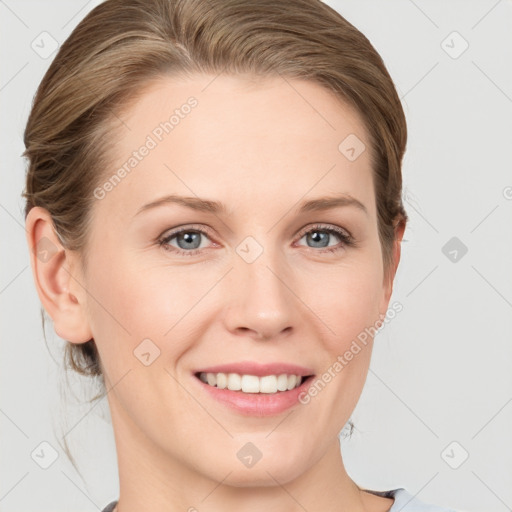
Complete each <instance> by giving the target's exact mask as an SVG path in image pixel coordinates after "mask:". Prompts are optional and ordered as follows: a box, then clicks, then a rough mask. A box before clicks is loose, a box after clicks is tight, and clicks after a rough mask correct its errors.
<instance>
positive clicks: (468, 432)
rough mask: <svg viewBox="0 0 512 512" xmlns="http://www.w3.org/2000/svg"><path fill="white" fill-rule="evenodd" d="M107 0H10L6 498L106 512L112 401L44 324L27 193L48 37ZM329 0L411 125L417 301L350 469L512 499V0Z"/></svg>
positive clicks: (374, 384) (405, 269)
mask: <svg viewBox="0 0 512 512" xmlns="http://www.w3.org/2000/svg"><path fill="white" fill-rule="evenodd" d="M98 3H99V2H98V1H89V2H87V1H86V0H65V1H64V0H61V1H44V2H42V1H14V0H3V1H0V41H1V47H0V52H1V53H0V55H1V72H0V111H1V114H0V115H1V117H0V119H1V122H0V130H1V136H0V156H1V161H2V167H1V171H2V174H1V176H2V183H1V187H0V219H1V220H0V227H1V244H2V245H1V247H2V250H1V257H2V264H1V266H0V301H1V335H2V337H1V347H0V350H1V355H0V368H1V383H0V390H1V402H0V429H1V435H0V440H1V441H0V443H1V461H0V464H1V467H0V511H1V512H20V511H23V512H27V511H29V510H30V511H32V512H43V511H52V512H65V511H66V512H67V511H69V510H73V511H83V512H89V511H91V512H94V511H97V510H101V509H102V508H103V507H104V506H105V505H106V504H107V503H109V502H110V501H111V500H113V499H117V497H118V483H119V482H118V475H117V461H116V452H115V445H114V439H113V434H112V427H111V423H110V416H109V411H108V407H107V401H106V399H104V400H102V401H101V402H100V403H98V404H97V405H96V406H95V407H93V408H92V410H91V405H88V404H87V403H82V404H81V403H80V401H81V400H82V401H83V400H85V399H87V398H88V397H92V396H93V394H94V389H92V388H91V384H90V382H88V381H87V380H80V379H75V378H73V375H68V380H66V374H65V372H64V371H63V369H62V348H63V346H64V343H63V340H62V339H60V338H59V337H58V336H57V335H56V334H55V333H54V331H53V328H52V326H51V324H49V325H47V329H46V332H47V338H48V346H46V344H45V341H44V338H43V330H42V326H41V317H40V303H39V298H38V296H37V293H36V290H35V285H34V283H33V278H32V272H31V268H30V265H29V254H28V248H27V246H26V241H25V232H24V216H23V213H22V211H23V201H22V198H21V192H22V190H23V188H24V178H25V165H26V164H25V162H24V160H23V159H22V158H21V154H22V152H23V150H24V145H23V138H22V137H23V130H24V125H25V123H26V119H27V116H28V112H29V109H30V105H31V101H32V98H33V95H34V93H35V90H36V87H37V85H38V83H39V81H40V80H41V78H42V76H43V74H44V72H45V71H46V69H47V68H48V66H49V64H50V62H51V59H52V58H53V56H54V54H52V55H44V54H43V55H41V53H44V52H42V51H41V49H39V51H36V50H35V49H34V48H37V45H36V44H35V43H34V42H36V43H37V42H38V41H41V38H46V39H45V40H46V41H47V42H51V41H52V40H55V41H56V44H60V43H62V42H63V41H64V40H65V38H66V37H67V36H68V35H69V33H70V32H71V30H72V29H73V28H74V27H75V26H76V25H77V24H78V22H79V21H80V20H81V19H82V18H83V17H84V16H85V14H86V13H87V12H88V11H89V10H91V9H92V8H93V7H94V6H95V5H97V4H98ZM327 3H328V4H329V5H331V6H332V7H334V8H335V9H337V10H338V11H339V12H340V13H341V14H342V15H343V16H345V17H346V18H347V19H348V20H349V21H350V22H351V23H353V24H354V25H355V26H356V27H357V28H358V29H360V30H361V31H362V32H363V33H364V34H365V35H366V36H367V37H368V38H369V39H370V41H371V42H372V43H373V45H374V46H375V48H376V49H377V51H378V52H379V53H380V54H381V56H382V57H383V59H384V62H385V63H386V66H387V68H388V70H389V72H390V74H391V76H392V77H393V79H394V82H395V84H396V87H397V90H398V92H399V95H400V97H401V99H402V103H403V107H404V110H405V113H406V116H407V120H408V129H409V140H408V146H407V153H406V156H405V160H404V167H403V177H404V193H403V197H404V200H405V207H406V210H407V212H408V214H409V216H410V223H409V225H408V228H407V230H406V233H405V239H406V241H405V242H404V243H403V246H402V261H401V264H400V266H399V270H398V274H397V277H396V281H395V288H394V293H393V297H392V299H391V303H392V302H393V301H399V302H400V303H401V304H402V305H403V310H402V311H401V312H400V313H399V314H398V315H397V316H396V317H395V318H394V319H393V321H392V322H389V323H388V324H386V325H385V327H384V328H383V329H382V331H381V332H380V333H379V334H378V335H377V338H376V341H375V348H374V353H373V356H372V362H371V366H370V371H369V374H368V379H367V382H366V385H365V388H364V390H363V394H362V396H361V399H360V401H359V403H358V405H357V408H356V410H355V411H354V414H353V416H352V419H353V421H354V423H355V425H356V430H355V432H354V434H353V435H352V438H351V439H348V438H342V451H343V453H344V459H345V464H346V467H347V470H348V472H349V474H350V476H351V477H352V478H353V479H354V480H355V481H356V482H357V483H358V484H359V485H360V486H364V487H366V488H370V489H374V490H384V489H392V488H397V487H405V488H406V489H408V490H409V491H410V492H411V493H413V494H415V495H417V496H418V498H420V499H422V500H424V501H427V502H432V503H436V504H440V505H446V506H448V505H449V506H451V507H453V508H456V509H459V510H467V511H477V510H480V511H486V512H502V511H505V510H511V509H512V485H511V484H512V440H511V439H512V436H511V432H512V371H511V368H512V343H511V336H510V333H511V327H512V315H511V313H512V283H511V274H512V272H511V270H510V269H511V262H512V229H511V227H512V215H511V213H512V172H511V170H512V151H511V147H512V30H510V28H511V27H512V2H510V1H496V0H481V1H467V0H460V1H446V0H436V1H433V0H429V1H426V0H423V1H420V0H415V1H412V0H392V1H390V0H387V1H385V2H383V1H381V0H373V1H368V0H365V1H362V0H357V1H356V0H343V1H342V0H339V1H330V2H327ZM40 46H42V45H41V44H40ZM45 47H46V48H47V49H48V48H50V46H48V44H46V45H45ZM50 49H51V48H50ZM312 435H315V433H314V432H312ZM62 437H65V439H66V440H67V441H68V444H69V446H70V449H71V452H72V454H73V455H74V457H75V459H76V462H77V467H78V469H79V470H80V473H78V472H77V471H76V469H75V468H74V467H73V466H72V465H71V463H70V461H69V460H68V459H67V457H66V455H65V453H64V451H63V449H62V446H61V442H62V441H59V438H62ZM41 443H43V444H41ZM42 453H45V454H46V455H45V457H46V460H45V461H42V460H41V459H40V458H39V459H38V457H37V454H42ZM51 457H54V458H55V460H52V458H51ZM47 464H48V467H47V468H46V469H45V468H44V467H42V465H43V466H44V465H47Z"/></svg>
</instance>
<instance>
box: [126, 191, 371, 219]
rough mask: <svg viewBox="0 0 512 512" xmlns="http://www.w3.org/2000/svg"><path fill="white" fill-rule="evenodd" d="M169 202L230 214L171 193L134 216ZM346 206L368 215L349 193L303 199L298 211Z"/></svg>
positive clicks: (213, 203)
mask: <svg viewBox="0 0 512 512" xmlns="http://www.w3.org/2000/svg"><path fill="white" fill-rule="evenodd" d="M167 204H178V205H181V206H185V207H186V208H190V209H192V210H197V211H202V212H208V213H213V214H223V215H227V214H228V210H227V207H226V205H224V204H223V203H220V202H218V201H212V200H208V199H201V198H199V197H186V196H178V195H175V194H170V195H167V196H164V197H161V198H159V199H157V200H156V201H152V202H150V203H147V204H145V205H143V206H142V207H141V208H139V210H138V211H137V213H136V214H135V215H134V216H136V215H139V213H142V212H144V211H147V210H150V209H152V208H157V207H159V206H162V205H167ZM346 206H353V207H355V208H357V209H359V210H361V211H363V212H364V213H365V214H366V215H368V210H367V209H366V206H365V205H364V204H363V203H361V201H359V200H358V199H356V198H355V197H352V196H350V195H349V194H341V195H337V196H326V197H318V198H316V199H311V200H308V201H303V202H302V203H300V205H299V206H298V213H299V214H300V213H305V212H319V211H324V210H330V209H332V208H340V207H346Z"/></svg>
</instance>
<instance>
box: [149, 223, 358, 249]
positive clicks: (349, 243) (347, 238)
mask: <svg viewBox="0 0 512 512" xmlns="http://www.w3.org/2000/svg"><path fill="white" fill-rule="evenodd" d="M314 231H322V232H326V233H329V234H332V235H337V236H338V237H339V238H340V240H341V242H342V245H340V246H334V247H329V248H324V249H320V250H315V248H314V247H309V249H312V250H313V251H315V252H320V253H324V252H330V253H334V252H337V251H340V250H341V249H343V248H344V247H356V242H355V240H354V238H353V237H352V235H350V233H348V232H347V231H345V230H342V229H341V228H336V227H333V226H324V225H323V224H315V225H313V226H312V227H310V228H309V229H307V230H306V231H302V232H301V233H300V236H299V240H300V239H301V238H302V237H303V236H304V235H307V234H309V233H311V232H314ZM189 232H190V233H201V234H202V235H205V236H209V234H210V233H209V232H208V231H207V230H205V229H200V228H196V227H195V226H187V227H184V228H181V229H178V230H176V231H173V232H172V233H170V234H168V235H166V236H165V237H162V238H159V239H158V245H159V246H160V247H162V248H163V249H164V250H166V251H170V252H173V253H177V254H178V255H183V256H195V255H196V254H197V253H199V252H201V251H202V249H192V250H190V251H185V250H183V249H177V248H176V247H173V246H170V245H169V242H170V241H171V240H172V239H173V238H175V237H176V236H177V235H179V234H181V233H189ZM169 247H172V249H171V248H169Z"/></svg>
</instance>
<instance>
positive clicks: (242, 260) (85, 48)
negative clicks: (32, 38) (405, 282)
mask: <svg viewBox="0 0 512 512" xmlns="http://www.w3.org/2000/svg"><path fill="white" fill-rule="evenodd" d="M406 138H407V131H406V122H405V116H404V113H403V110H402V107H401V104H400V100H399V98H398V96H397V93H396V90H395V88H394V85H393V82H392V80H391V78H390V76H389V74H388V72H387V70H386V68H385V66H384V64H383V62H382V60H381V58H380V56H379V55H378V54H377V52H376V51H375V49H374V48H373V47H372V45H371V44H370V42H369V41H368V40H367V39H366V38H365V37H364V36H363V34H361V33H360V32H359V31H358V30H357V29H356V28H355V27H353V26H352V25H351V24H350V23H348V22H347V21H346V20H345V19H344V18H342V17H341V16H340V15H339V14H338V13H337V12H336V11H334V10H333V9H331V8H329V7H328V6H326V5H325V4H323V3H320V2H318V1H317V0H293V1H286V2H281V3H276V2H275V1H269V0H264V1H259V0H258V1H254V2H249V1H247V0H244V1H242V0H240V1H226V0H214V1H210V0H209V1H208V2H206V1H204V0H202V1H200V0H184V1H180V0H178V1H176V0H150V1H147V0H145V1H142V0H130V1H121V0H107V1H106V2H104V3H103V4H101V5H99V6H98V7H96V8H95V9H93V11H92V12H91V13H90V14H88V15H87V17H86V18H85V19H84V20H83V21H82V22H81V23H80V24H79V25H78V27H77V28H76V29H75V30H74V31H73V33H72V34H71V36H70V37H69V38H68V39H67V41H66V42H65V43H64V44H63V45H62V47H61V49H60V50H59V52H58V54H57V56H56V58H55V59H54V61H53V62H52V64H51V66H50V69H49V70H48V72H47V73H46V75H45V77H44V79H43V81H42V82H41V84H40V87H39V89H38V92H37V94H36V98H35V101H34V104H33V108H32V111H31V113H30V117H29V120H28V123H27V127H26V132H25V144H26V152H25V155H26V157H27V158H28V159H29V172H28V175H27V184H26V191H25V194H24V195H25V198H26V201H27V203H26V210H25V213H26V227H27V242H28V244H29V247H30V248H31V264H32V268H33V275H34V281H35V284H36V288H37V291H38V294H39V297H40V299H41V302H42V304H43V306H44V308H45V310H46V311H47V312H48V314H49V315H50V316H51V318H52V320H53V324H54V327H55V331H56V333H57V334H58V335H59V336H60V337H62V338H64V339H65V340H67V342H68V346H67V352H66V356H67V358H68V359H67V361H68V364H69V365H70V366H71V367H73V368H74V369H75V370H76V371H78V372H80V373H82V374H84V375H91V376H98V377H100V379H101V381H102V382H103V385H104V390H105V393H107V398H108V403H109V407H110V411H111V415H112V423H113V427H114V435H115V440H116V448H117V455H118V467H119V479H120V496H119V499H118V500H116V501H114V502H112V503H110V504H108V505H107V506H106V508H104V512H112V511H115V512H133V511H135V510H151V511H154V512H160V511H164V510H166V511H168V510H189V511H193V510H199V511H201V510H211V511H214V510H235V509H236V510H242V511H252V510H262V509H269V510H287V511H291V510H308V511H314V510H324V511H325V510H336V511H347V512H348V511H350V512H362V511H371V512H384V511H392V512H398V510H401V511H403V512H413V511H419V510H422V511H427V510H428V511H446V510H448V509H445V508H440V507H436V506H433V505H430V506H429V505H427V504H425V503H422V502H420V501H419V500H417V499H412V498H413V497H412V495H411V494H409V492H408V491H407V490H406V489H404V488H399V489H392V490H389V491H372V490H367V489H362V488H361V487H359V486H358V485H357V484H356V483H355V482H354V481H352V479H351V478H350V477H349V475H348V473H347V471H346V469H345V467H344V463H343V458H342V454H341V452H340V445H339V437H338V435H339V432H340V430H341V429H342V428H343V427H344V426H345V425H346V424H347V422H349V419H350V415H351V413H352V411H353V410H354V408H355V406H356V404H357V401H358V399H359V397H360V395H361V392H362V389H363V386H364V383H365V379H366V375H367V371H368V367H369V363H370V356H371V350H372V345H373V335H374V333H375V331H376V329H375V328H374V327H377V328H378V327H379V325H382V323H383V322H384V320H385V318H386V315H387V312H388V308H390V303H389V302H390V297H391V293H392V288H393V279H394V276H395V273H396V269H397V266H398V264H399V260H400V243H401V240H402V237H403V233H404V230H405V226H406V222H407V215H406V212H405V210H404V207H403V205H402V201H401V186H402V179H401V162H402V157H403V154H404V151H405V146H406ZM371 328H374V329H373V330H372V329H371ZM363 332H371V333H372V335H370V336H366V337H363V336H361V333H363ZM356 340H359V343H356V344H355V345H354V342H355V341H356ZM363 340H364V341H363ZM356 346H357V348H356ZM348 353H351V354H352V356H350V357H341V356H340V355H345V354H347V355H348ZM349 424H350V422H349Z"/></svg>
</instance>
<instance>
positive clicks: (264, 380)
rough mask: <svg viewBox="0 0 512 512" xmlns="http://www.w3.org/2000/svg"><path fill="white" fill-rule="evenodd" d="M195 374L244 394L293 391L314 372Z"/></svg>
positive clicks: (214, 385) (215, 384) (224, 387)
mask: <svg viewBox="0 0 512 512" xmlns="http://www.w3.org/2000/svg"><path fill="white" fill-rule="evenodd" d="M194 376H195V377H196V378H197V379H199V380H200V381H202V382H203V383H204V384H206V385H207V386H210V387H213V388H217V389H225V390H229V391H234V392H239V393H244V394H266V395H273V394H280V393H286V392H287V391H292V390H294V389H297V388H299V387H300V386H302V385H303V384H304V383H306V381H310V380H311V379H312V378H313V377H314V374H311V375H299V374H294V373H280V374H269V375H262V376H258V375H251V374H239V373H232V372H231V373H225V372H196V373H195V374H194Z"/></svg>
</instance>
